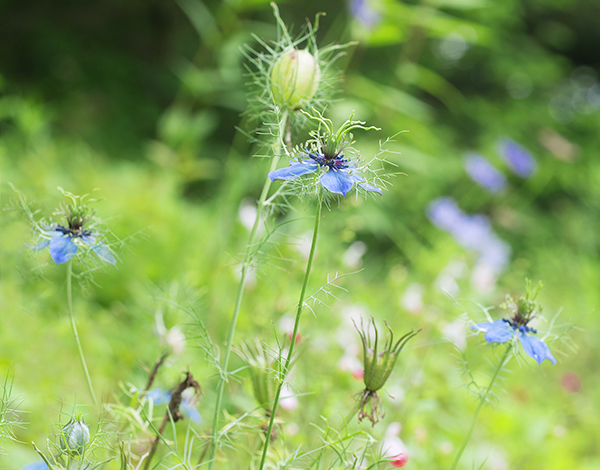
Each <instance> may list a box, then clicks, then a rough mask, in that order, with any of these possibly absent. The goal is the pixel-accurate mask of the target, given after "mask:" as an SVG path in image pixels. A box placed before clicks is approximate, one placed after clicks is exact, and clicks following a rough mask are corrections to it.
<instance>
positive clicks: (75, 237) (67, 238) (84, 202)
mask: <svg viewBox="0 0 600 470" xmlns="http://www.w3.org/2000/svg"><path fill="white" fill-rule="evenodd" d="M58 189H59V190H60V192H61V193H62V194H63V196H65V197H66V198H68V199H69V203H65V202H63V203H62V204H61V205H60V207H59V208H58V209H57V210H56V211H55V212H54V214H53V215H54V216H57V217H58V221H55V220H52V219H51V220H50V221H49V222H48V221H45V220H42V221H40V222H37V221H33V222H34V225H35V230H36V232H37V236H38V237H39V238H41V239H42V241H40V242H39V243H37V244H36V245H34V246H31V248H32V249H33V250H35V251H39V250H43V249H45V248H49V249H50V256H51V257H52V259H53V260H54V262H55V263H56V264H66V275H67V276H66V277H67V282H66V284H67V286H66V287H67V304H68V313H69V318H70V321H71V329H72V330H73V336H74V337H75V341H76V343H77V348H78V350H79V359H80V361H81V367H82V369H83V372H84V375H85V379H86V383H87V387H88V391H89V393H90V396H91V398H92V400H93V401H94V403H97V400H96V395H95V393H94V387H93V385H92V380H91V377H90V374H89V371H88V367H87V364H86V361H85V357H84V355H83V348H82V345H81V341H80V339H79V333H78V332H77V325H76V322H75V313H74V310H73V294H72V278H73V259H74V258H75V256H76V255H79V257H80V259H81V258H82V257H85V256H86V255H87V254H89V253H90V252H93V253H95V256H96V257H97V258H99V259H100V260H101V261H103V262H105V263H109V264H112V265H113V266H114V265H115V264H116V262H117V260H116V258H115V256H114V255H113V254H112V252H111V251H110V249H109V248H108V246H107V245H106V244H104V242H103V239H104V235H103V234H101V232H100V231H99V230H98V229H97V227H98V226H99V224H100V220H99V219H98V218H97V217H95V211H94V210H93V209H90V208H89V207H88V204H89V203H91V202H96V201H95V200H94V199H90V198H89V195H87V194H86V195H84V196H77V195H75V194H72V193H70V192H68V191H65V190H63V189H62V188H58ZM32 220H33V217H32Z"/></svg>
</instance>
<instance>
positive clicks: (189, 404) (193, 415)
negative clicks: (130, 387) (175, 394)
mask: <svg viewBox="0 0 600 470" xmlns="http://www.w3.org/2000/svg"><path fill="white" fill-rule="evenodd" d="M145 397H146V398H147V399H149V400H152V402H153V403H154V404H155V405H164V404H168V403H169V402H170V401H171V393H170V392H167V391H166V390H161V389H157V388H156V389H153V390H150V391H148V392H147V393H146V395H145ZM179 409H180V410H181V412H182V413H183V415H184V416H185V417H186V418H188V419H189V420H190V421H192V422H194V423H196V424H200V423H201V422H202V416H201V415H200V412H199V411H198V410H197V409H196V406H195V404H194V401H193V400H192V399H191V398H190V397H189V396H187V395H186V394H185V393H184V394H183V398H182V400H181V403H180V404H179Z"/></svg>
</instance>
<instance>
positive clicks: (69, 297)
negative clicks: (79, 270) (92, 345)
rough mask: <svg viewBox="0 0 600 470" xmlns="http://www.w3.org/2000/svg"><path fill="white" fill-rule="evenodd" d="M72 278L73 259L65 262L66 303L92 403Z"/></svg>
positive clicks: (91, 389) (92, 394)
mask: <svg viewBox="0 0 600 470" xmlns="http://www.w3.org/2000/svg"><path fill="white" fill-rule="evenodd" d="M72 278H73V260H69V261H68V262H67V303H68V306H69V319H70V320H71V329H72V330H73V336H75V342H76V343H77V349H78V351H79V360H80V361H81V367H82V368H83V373H84V375H85V381H86V383H87V386H88V391H89V392H90V396H91V397H92V400H93V401H94V404H95V405H97V404H98V400H97V399H96V394H95V393H94V387H93V386H92V379H91V378H90V373H89V372H88V368H87V364H86V363H85V357H84V356H83V349H82V347H81V341H79V334H78V333H77V325H76V324H75V314H74V312H73V292H72V287H71V284H72Z"/></svg>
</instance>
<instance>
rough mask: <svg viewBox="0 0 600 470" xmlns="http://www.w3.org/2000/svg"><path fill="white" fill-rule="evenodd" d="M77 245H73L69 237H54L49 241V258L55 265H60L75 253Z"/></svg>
mask: <svg viewBox="0 0 600 470" xmlns="http://www.w3.org/2000/svg"><path fill="white" fill-rule="evenodd" d="M77 249H78V247H77V245H75V243H73V239H72V238H71V237H69V236H68V235H67V236H64V237H54V238H53V239H52V240H50V256H52V259H53V260H54V262H55V263H56V264H62V263H66V262H67V261H69V260H70V259H71V258H72V257H73V256H75V254H76V253H77Z"/></svg>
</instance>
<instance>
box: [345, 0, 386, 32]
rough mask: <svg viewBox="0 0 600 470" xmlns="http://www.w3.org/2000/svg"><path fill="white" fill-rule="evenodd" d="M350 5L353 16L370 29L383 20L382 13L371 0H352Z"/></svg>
mask: <svg viewBox="0 0 600 470" xmlns="http://www.w3.org/2000/svg"><path fill="white" fill-rule="evenodd" d="M349 6H350V13H351V14H352V16H353V17H354V18H356V19H357V20H358V21H360V22H361V23H362V24H363V25H364V26H365V27H366V28H368V29H372V28H374V27H375V26H377V23H379V22H380V21H381V14H380V13H379V12H378V11H377V10H375V9H374V8H373V6H372V5H371V1H370V0H350V2H349Z"/></svg>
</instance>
